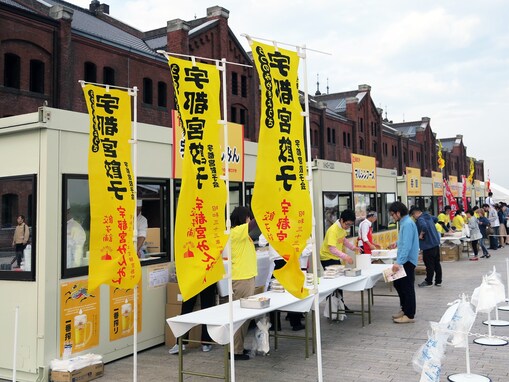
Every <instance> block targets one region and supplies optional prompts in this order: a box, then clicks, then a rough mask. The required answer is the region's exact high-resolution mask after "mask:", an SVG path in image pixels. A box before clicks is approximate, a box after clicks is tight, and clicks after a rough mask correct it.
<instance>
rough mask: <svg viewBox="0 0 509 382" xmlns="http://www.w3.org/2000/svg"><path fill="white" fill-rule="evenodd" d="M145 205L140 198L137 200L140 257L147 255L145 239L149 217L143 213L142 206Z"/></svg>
mask: <svg viewBox="0 0 509 382" xmlns="http://www.w3.org/2000/svg"><path fill="white" fill-rule="evenodd" d="M142 207H143V201H142V200H140V199H138V200H137V201H136V215H137V217H136V228H137V231H138V236H137V237H138V248H137V251H136V252H137V253H138V257H139V258H140V259H142V258H144V257H145V254H146V244H145V240H146V238H147V229H148V222H147V218H146V217H145V216H143V215H142V214H141V208H142Z"/></svg>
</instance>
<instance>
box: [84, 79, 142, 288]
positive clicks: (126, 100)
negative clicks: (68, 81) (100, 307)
mask: <svg viewBox="0 0 509 382" xmlns="http://www.w3.org/2000/svg"><path fill="white" fill-rule="evenodd" d="M83 92H84V94H85V100H86V103H87V108H88V114H89V116H90V139H89V152H88V174H89V191H90V263H89V264H90V268H89V280H88V289H89V291H94V290H95V288H97V287H98V286H99V285H101V284H109V285H111V286H115V287H119V288H122V289H128V288H133V287H134V286H135V285H136V284H138V281H139V280H140V277H141V268H140V261H139V259H138V256H137V254H136V248H134V245H133V234H134V226H133V221H134V211H135V207H134V195H135V193H134V176H135V175H134V174H133V173H132V167H131V147H130V144H129V139H130V138H131V96H130V95H129V94H128V93H127V91H125V90H118V89H110V90H109V91H107V90H106V89H105V88H104V87H100V86H95V85H90V84H87V85H85V86H84V87H83Z"/></svg>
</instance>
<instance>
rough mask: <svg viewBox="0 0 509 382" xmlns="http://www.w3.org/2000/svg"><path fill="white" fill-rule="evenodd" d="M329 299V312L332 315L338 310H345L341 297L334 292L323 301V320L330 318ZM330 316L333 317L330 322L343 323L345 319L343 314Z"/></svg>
mask: <svg viewBox="0 0 509 382" xmlns="http://www.w3.org/2000/svg"><path fill="white" fill-rule="evenodd" d="M329 299H330V304H331V311H332V312H333V313H334V312H337V311H338V310H343V311H344V310H345V303H344V302H343V299H342V298H341V296H339V293H337V292H334V293H333V294H331V295H330V296H329V297H327V299H326V300H325V308H324V309H323V316H324V317H325V318H331V317H330V316H329ZM332 316H333V318H332V320H338V321H344V320H345V318H346V314H344V313H341V314H333V315H332Z"/></svg>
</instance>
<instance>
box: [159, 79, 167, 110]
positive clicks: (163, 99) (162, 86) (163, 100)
mask: <svg viewBox="0 0 509 382" xmlns="http://www.w3.org/2000/svg"><path fill="white" fill-rule="evenodd" d="M167 103H168V94H167V87H166V83H165V82H163V81H159V82H158V83H157V106H159V107H166V104H167Z"/></svg>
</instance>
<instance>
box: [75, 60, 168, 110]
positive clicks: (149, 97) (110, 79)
mask: <svg viewBox="0 0 509 382" xmlns="http://www.w3.org/2000/svg"><path fill="white" fill-rule="evenodd" d="M83 77H84V80H85V81H86V82H93V83H97V65H96V64H94V63H93V62H85V65H84V76H83ZM102 81H103V82H102V83H103V84H105V85H112V86H113V85H116V84H115V69H113V68H110V67H109V66H105V67H104V68H103V78H102ZM167 92H168V87H167V85H166V83H165V82H163V81H159V82H157V106H159V107H167V106H168V93H167ZM153 94H154V85H153V81H152V79H150V78H148V77H145V78H143V85H142V97H143V98H142V99H143V103H144V104H147V105H152V104H153V103H154V98H153Z"/></svg>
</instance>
